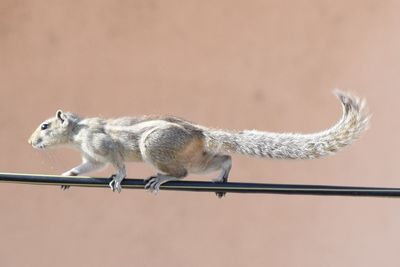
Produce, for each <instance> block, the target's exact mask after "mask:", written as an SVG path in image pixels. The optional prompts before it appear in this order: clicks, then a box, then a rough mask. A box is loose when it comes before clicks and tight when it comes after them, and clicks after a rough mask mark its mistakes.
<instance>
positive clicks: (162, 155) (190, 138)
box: [28, 90, 370, 197]
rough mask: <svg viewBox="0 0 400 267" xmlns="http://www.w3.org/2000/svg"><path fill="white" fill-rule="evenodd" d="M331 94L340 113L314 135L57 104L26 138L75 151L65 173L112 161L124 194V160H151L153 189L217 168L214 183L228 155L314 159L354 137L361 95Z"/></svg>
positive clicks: (114, 183) (359, 127)
mask: <svg viewBox="0 0 400 267" xmlns="http://www.w3.org/2000/svg"><path fill="white" fill-rule="evenodd" d="M334 94H335V95H336V96H337V97H338V98H339V100H340V102H341V104H342V107H343V115H342V118H341V119H340V120H339V121H338V122H337V123H336V124H335V125H334V126H333V127H331V128H329V129H327V130H324V131H321V132H317V133H311V134H299V133H274V132H265V131H258V130H244V131H239V132H236V131H227V130H218V129H212V128H207V127H204V126H200V125H197V124H194V123H191V122H189V121H187V120H184V119H181V118H177V117H173V116H142V117H122V118H116V119H102V118H97V117H95V118H81V117H79V116H78V115H76V114H74V113H71V112H63V111H61V110H58V111H57V112H56V114H55V116H54V117H52V118H50V119H47V120H45V121H44V122H43V123H41V124H40V125H39V127H38V128H37V129H36V130H35V131H34V133H33V134H32V136H31V137H30V138H29V141H28V142H29V144H31V145H32V146H33V147H34V148H36V149H46V148H50V147H55V146H59V145H64V146H65V145H66V146H70V147H73V148H76V149H78V150H79V151H80V152H81V155H82V164H81V165H79V166H77V167H74V168H72V169H70V170H69V171H67V172H64V173H63V174H62V175H65V176H77V175H81V174H84V173H87V172H91V171H94V170H97V169H100V168H101V167H103V166H105V165H106V164H112V165H113V166H114V167H115V169H116V174H114V175H112V176H111V177H110V178H112V180H111V182H110V184H109V186H110V188H111V189H112V190H113V191H116V192H121V182H122V180H123V179H124V178H125V177H126V170H125V162H128V161H142V162H145V163H148V164H151V165H153V166H154V167H155V168H156V169H157V170H158V171H159V173H157V175H155V176H151V177H150V178H148V179H146V180H145V181H146V185H145V188H146V189H148V190H149V191H151V192H153V193H158V192H159V190H160V186H161V185H162V184H164V183H166V182H168V181H174V180H178V179H182V178H184V177H185V176H187V175H188V173H196V174H203V173H209V172H214V171H219V172H220V173H219V175H218V176H217V177H216V178H215V179H214V180H213V181H214V182H227V180H228V176H229V172H230V170H231V167H232V160H231V156H230V154H231V153H239V154H243V155H247V156H252V157H258V158H271V159H315V158H319V157H322V156H326V155H331V154H334V153H335V152H337V151H338V150H339V149H341V148H342V147H344V146H347V145H349V144H350V143H351V142H352V141H353V140H355V139H357V138H358V137H359V136H360V134H361V133H362V132H363V131H365V130H366V129H367V128H368V124H369V119H370V116H369V115H368V114H367V112H366V105H365V100H362V99H360V98H358V97H355V96H352V95H350V94H348V93H345V92H342V91H338V90H336V91H334ZM62 188H63V189H66V188H67V186H62ZM216 194H217V196H218V197H222V196H224V193H223V192H216Z"/></svg>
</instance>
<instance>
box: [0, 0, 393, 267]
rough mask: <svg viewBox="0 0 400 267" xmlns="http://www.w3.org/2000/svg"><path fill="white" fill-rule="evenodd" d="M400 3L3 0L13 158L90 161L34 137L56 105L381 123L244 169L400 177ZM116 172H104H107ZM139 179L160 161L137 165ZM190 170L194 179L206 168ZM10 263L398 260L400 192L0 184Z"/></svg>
mask: <svg viewBox="0 0 400 267" xmlns="http://www.w3.org/2000/svg"><path fill="white" fill-rule="evenodd" d="M399 10H400V3H399V1H371V0H369V1H366V0H362V1H361V0H360V1H345V0H339V1H321V0H315V1H306V0H304V1H290V0H284V1H282V0H276V1H272V0H262V1H261V0H260V1H225V0H221V1H199V0H187V1H175V0H170V1H161V0H158V1H157V0H133V1H122V0H119V1H105V0H101V1H88V0H86V1H62V0H58V1H40V0H38V1H23V0H1V1H0V97H1V105H0V123H1V131H0V133H1V138H0V145H1V148H2V149H1V152H0V153H1V157H0V171H4V172H29V173H49V174H58V173H61V172H63V171H65V170H66V169H68V168H70V167H72V166H74V165H75V164H78V163H79V160H80V157H79V155H78V153H76V152H74V151H69V150H65V149H58V150H53V151H49V152H38V151H34V150H33V149H32V148H31V147H30V146H29V145H28V144H27V138H28V137H29V135H30V134H31V132H32V131H33V130H34V128H36V127H37V125H38V124H39V123H40V122H41V121H42V120H43V119H45V118H47V117H49V116H52V115H53V114H54V113H55V111H56V109H58V108H62V109H65V110H70V111H74V112H76V113H79V114H81V115H83V116H104V117H113V116H119V115H135V114H149V113H152V114H175V115H178V116H182V117H184V118H187V119H190V120H192V121H195V122H198V123H201V124H204V125H208V126H213V127H220V128H229V129H245V128H251V129H252V128H257V129H263V130H269V131H301V132H312V131H317V130H321V129H324V128H326V127H329V126H330V125H332V124H333V123H334V122H335V121H336V120H337V119H339V117H340V113H341V110H340V107H339V105H338V101H337V100H336V99H335V98H334V97H333V96H332V94H331V90H332V89H333V88H335V87H339V88H343V89H348V90H352V91H353V92H355V93H357V94H358V95H360V96H364V97H366V98H367V99H368V103H369V106H370V110H371V111H372V113H373V120H372V128H371V129H370V131H369V132H368V133H366V134H365V135H364V136H362V138H361V139H360V140H359V141H358V142H356V143H355V144H354V145H353V146H351V147H350V148H348V149H345V150H344V151H342V152H341V153H339V154H338V155H337V156H334V157H329V158H325V159H321V160H315V161H262V160H252V159H248V158H245V157H240V156H235V157H234V165H233V170H232V173H231V180H232V181H252V182H273V183H317V184H338V185H360V186H394V187H400V177H399V171H400V167H399V164H398V158H399V157H398V152H397V151H398V150H399V149H400V141H399V138H398V136H399V135H398V133H399V131H400V124H399V120H398V116H397V114H398V113H399V111H400V105H399V104H398V103H399V100H398V99H399V91H398V88H399V85H400V75H399V66H400V63H399V62H400V50H399V47H400V37H399V36H400V35H399V33H400V31H399V23H400V17H399V16H398V14H399ZM111 172H112V169H107V170H105V171H103V172H101V173H95V174H93V175H97V176H99V175H110V174H111ZM128 173H129V177H146V176H149V175H151V174H153V170H152V169H151V168H150V167H148V166H144V165H143V164H130V165H129V168H128ZM209 178H210V177H189V178H188V179H209ZM0 212H1V215H0V216H1V217H0V266H2V267H4V266H309V267H310V266H311V267H312V266H364V267H366V266H398V264H399V261H400V259H399V257H398V255H399V253H398V250H399V243H400V230H399V226H400V200H396V199H378V198H349V197H310V196H277V195H234V194H230V195H228V196H227V197H226V198H225V199H223V200H222V201H221V200H219V199H217V198H216V197H215V196H214V195H213V194H210V193H182V192H161V194H160V195H159V196H158V197H155V196H153V195H151V194H149V193H147V192H145V191H141V190H136V191H131V190H130V191H128V190H125V191H123V192H122V193H121V194H113V193H112V192H110V191H109V190H106V189H85V188H72V189H71V190H70V191H68V192H62V191H61V190H60V189H59V188H56V187H50V186H48V187H46V186H43V187H39V186H28V185H12V184H0Z"/></svg>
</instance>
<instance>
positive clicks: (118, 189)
mask: <svg viewBox="0 0 400 267" xmlns="http://www.w3.org/2000/svg"><path fill="white" fill-rule="evenodd" d="M115 177H116V175H115V174H113V175H111V177H110V179H112V180H111V182H110V183H109V184H108V185H109V186H110V188H111V190H112V191H113V192H118V193H121V190H122V187H121V182H119V181H117V180H116V179H115Z"/></svg>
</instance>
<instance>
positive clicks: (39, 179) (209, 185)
mask: <svg viewBox="0 0 400 267" xmlns="http://www.w3.org/2000/svg"><path fill="white" fill-rule="evenodd" d="M110 181H111V180H110V179H109V178H108V179H107V178H90V177H87V176H75V177H71V176H60V175H44V174H19V173H0V182H8V183H19V184H32V185H70V186H80V187H108V183H109V182H110ZM144 185H145V182H144V181H143V179H124V180H123V182H122V188H123V189H144ZM161 190H177V191H195V192H227V193H265V194H286V195H318V196H359V197H400V188H382V187H355V186H328V185H299V184H261V183H233V182H228V183H214V182H203V181H171V182H168V183H165V184H163V185H162V186H161Z"/></svg>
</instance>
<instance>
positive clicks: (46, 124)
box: [40, 123, 49, 130]
mask: <svg viewBox="0 0 400 267" xmlns="http://www.w3.org/2000/svg"><path fill="white" fill-rule="evenodd" d="M47 128H49V124H48V123H43V124H42V127H40V129H42V130H46V129H47Z"/></svg>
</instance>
